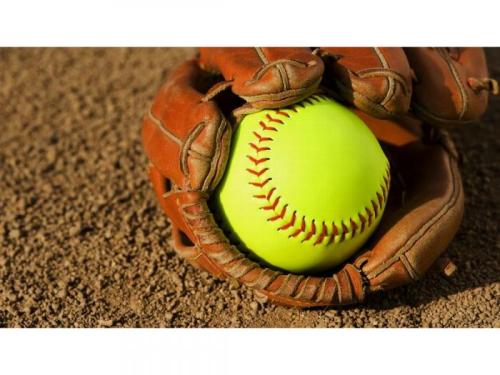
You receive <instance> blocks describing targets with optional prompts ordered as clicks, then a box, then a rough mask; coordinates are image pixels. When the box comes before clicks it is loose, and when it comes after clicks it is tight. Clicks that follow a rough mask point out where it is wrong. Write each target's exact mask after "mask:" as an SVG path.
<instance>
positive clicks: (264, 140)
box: [253, 132, 273, 143]
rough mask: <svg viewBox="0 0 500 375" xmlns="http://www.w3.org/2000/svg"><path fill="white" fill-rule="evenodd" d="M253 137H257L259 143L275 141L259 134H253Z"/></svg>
mask: <svg viewBox="0 0 500 375" xmlns="http://www.w3.org/2000/svg"><path fill="white" fill-rule="evenodd" d="M253 135H255V137H257V139H258V140H259V143H260V142H268V141H272V140H273V139H272V138H271V137H263V136H262V135H260V134H259V133H257V132H253Z"/></svg>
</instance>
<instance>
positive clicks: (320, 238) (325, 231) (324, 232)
mask: <svg viewBox="0 0 500 375" xmlns="http://www.w3.org/2000/svg"><path fill="white" fill-rule="evenodd" d="M327 235H328V228H327V227H326V225H325V222H324V221H323V222H321V233H320V234H319V236H318V239H317V240H316V241H315V242H314V245H319V244H320V243H321V242H323V240H324V239H325V237H326V236H327Z"/></svg>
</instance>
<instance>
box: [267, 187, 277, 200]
mask: <svg viewBox="0 0 500 375" xmlns="http://www.w3.org/2000/svg"><path fill="white" fill-rule="evenodd" d="M275 191H276V188H275V187H273V188H272V189H271V190H269V192H268V193H267V196H266V199H267V200H270V199H271V196H272V195H273V193H274V192H275Z"/></svg>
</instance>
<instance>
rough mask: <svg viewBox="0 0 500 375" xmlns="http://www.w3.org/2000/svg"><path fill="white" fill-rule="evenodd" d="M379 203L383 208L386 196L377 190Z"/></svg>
mask: <svg viewBox="0 0 500 375" xmlns="http://www.w3.org/2000/svg"><path fill="white" fill-rule="evenodd" d="M377 198H378V204H379V206H380V207H381V208H382V204H383V203H384V197H382V195H381V194H380V193H379V192H378V191H377Z"/></svg>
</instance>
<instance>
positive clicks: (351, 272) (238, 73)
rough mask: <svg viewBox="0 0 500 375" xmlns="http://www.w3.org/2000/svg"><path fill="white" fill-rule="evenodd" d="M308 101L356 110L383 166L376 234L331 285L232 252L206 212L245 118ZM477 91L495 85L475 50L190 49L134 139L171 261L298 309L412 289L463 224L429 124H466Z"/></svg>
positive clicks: (449, 159)
mask: <svg viewBox="0 0 500 375" xmlns="http://www.w3.org/2000/svg"><path fill="white" fill-rule="evenodd" d="M318 90H321V91H323V92H327V93H329V94H330V95H332V96H334V97H335V98H337V100H341V101H343V102H344V103H347V104H351V105H353V106H354V107H357V108H358V109H360V110H361V111H360V110H356V111H357V113H358V115H360V116H361V117H362V118H363V119H364V120H365V122H366V123H367V124H368V126H370V128H371V129H372V131H373V132H374V133H375V135H376V136H377V138H378V139H379V140H380V142H381V143H382V145H383V147H384V150H385V152H386V154H387V155H388V157H389V159H390V161H391V173H392V181H393V183H392V187H391V190H390V192H389V199H388V203H387V208H386V212H385V214H384V216H383V218H382V222H381V224H380V226H379V228H378V229H377V231H376V233H375V235H374V236H373V237H372V238H371V239H370V241H369V242H368V243H367V244H366V245H365V246H364V249H363V250H361V251H360V252H359V253H358V254H356V255H355V257H354V259H352V260H351V261H350V262H348V263H346V264H345V265H344V266H343V267H342V268H341V269H336V270H333V271H332V273H330V274H324V275H296V274H289V273H285V272H280V271H276V270H272V269H269V268H266V267H264V266H262V265H260V264H258V263H256V262H254V261H252V260H250V259H248V258H247V257H246V256H245V255H244V254H243V253H242V252H240V251H239V250H238V249H237V248H236V247H235V246H234V245H231V243H230V242H229V241H228V239H227V238H226V236H225V235H224V233H223V232H222V230H221V229H220V228H219V226H218V224H217V223H216V222H215V220H214V218H213V216H212V213H211V212H210V209H209V206H208V204H207V200H208V199H209V197H210V194H211V192H212V191H213V190H214V188H215V187H216V186H217V184H218V183H219V181H220V179H221V177H222V175H223V173H224V169H225V165H226V161H227V158H228V153H229V149H230V143H231V132H232V129H233V128H234V126H235V125H236V124H237V123H238V122H239V121H240V119H241V117H242V116H243V115H244V114H246V113H250V112H252V111H257V110H260V109H262V108H279V107H283V106H287V105H290V104H292V103H295V102H298V101H300V100H302V99H303V98H305V97H307V96H309V95H311V94H312V93H314V92H316V91H318ZM488 91H498V85H497V84H496V82H495V81H493V80H490V79H489V78H487V69H486V62H485V57H484V54H483V51H482V50H481V49H478V48H463V49H453V50H450V49H441V48H440V49H438V48H408V49H404V50H403V49H400V48H330V47H328V48H318V49H315V50H312V49H309V48H202V49H200V54H199V56H198V57H197V58H195V59H193V60H190V61H186V62H184V63H183V64H181V65H180V66H179V67H178V68H177V69H175V70H174V71H173V72H172V74H171V75H170V77H169V79H168V81H167V82H166V84H165V85H164V86H163V87H162V88H161V89H160V91H159V93H158V95H157V97H156V98H155V100H154V103H153V106H152V108H151V110H150V112H149V113H148V114H147V115H146V116H145V118H144V123H143V129H142V137H143V142H144V147H145V150H146V154H147V156H148V158H149V160H150V167H149V174H150V178H151V181H152V182H153V186H154V189H155V192H156V194H157V196H158V199H159V201H160V204H161V206H162V208H163V209H164V211H165V212H166V214H167V215H168V217H169V218H170V220H171V224H172V236H173V245H174V248H175V250H176V251H177V253H178V254H179V255H180V256H182V257H184V258H186V259H187V260H188V261H189V262H190V263H192V264H193V265H195V266H197V267H200V268H202V269H205V270H207V271H209V272H211V273H212V274H214V275H216V276H217V277H220V278H233V279H235V280H237V281H238V282H240V283H242V284H244V285H247V286H249V287H251V288H254V289H255V291H256V293H257V294H258V295H259V296H261V297H265V298H269V299H270V300H272V301H275V302H277V303H281V304H286V305H294V306H300V307H307V306H325V305H340V304H350V303H356V302H360V301H363V299H364V298H365V296H366V294H367V293H369V292H373V291H379V290H387V289H391V288H394V287H397V286H400V285H403V284H407V283H409V282H411V281H414V280H418V279H419V278H421V277H422V276H423V274H424V273H425V272H426V271H427V270H428V269H429V268H430V267H431V266H432V265H433V264H434V263H435V262H436V260H437V259H438V257H439V256H440V255H441V254H442V253H443V252H444V250H445V249H446V247H447V245H448V243H449V242H450V241H451V239H452V238H453V236H454V235H455V233H456V231H457V229H458V226H459V224H460V222H461V219H462V214H463V200H464V197H463V188H462V182H461V178H460V173H459V170H458V167H457V159H458V154H457V152H456V150H455V147H454V145H453V143H452V141H451V140H450V138H449V137H448V135H447V133H446V132H445V131H444V130H442V129H440V128H438V127H435V125H436V124H440V125H441V124H445V125H446V124H461V123H466V122H470V121H474V120H476V119H477V118H478V117H479V116H480V115H481V114H482V113H483V112H484V110H485V109H486V105H487V99H488ZM412 93H413V94H412ZM362 111H363V112H362ZM409 111H410V112H409ZM410 115H411V116H410ZM415 115H416V116H418V117H419V118H420V119H422V120H424V121H425V122H421V121H420V120H418V119H417V118H415ZM383 119H385V120H383ZM388 119H390V120H388ZM444 264H448V268H447V270H448V271H450V270H451V268H452V265H451V264H449V263H444Z"/></svg>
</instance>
